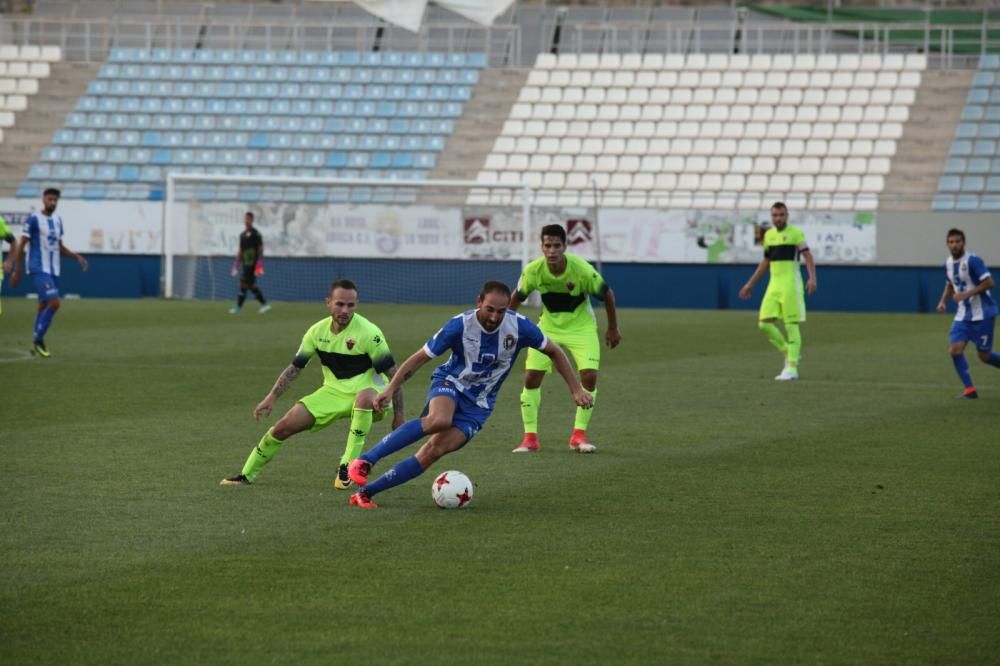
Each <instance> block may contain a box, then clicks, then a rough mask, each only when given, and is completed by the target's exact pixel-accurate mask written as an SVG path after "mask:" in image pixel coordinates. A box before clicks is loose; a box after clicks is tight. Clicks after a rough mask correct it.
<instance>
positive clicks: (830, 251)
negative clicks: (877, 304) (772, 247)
mask: <svg viewBox="0 0 1000 666" xmlns="http://www.w3.org/2000/svg"><path fill="white" fill-rule="evenodd" d="M595 220H597V223H596V224H595ZM546 224H561V225H562V226H563V228H565V229H566V234H567V237H566V242H567V245H568V246H569V249H570V251H571V252H573V253H574V254H576V255H578V256H581V257H583V258H585V259H588V260H591V261H593V260H596V259H600V260H601V261H611V262H625V263H637V262H641V263H685V264H705V263H710V264H715V263H755V262H757V261H759V260H760V259H761V257H762V256H763V249H762V246H761V240H762V238H763V234H764V231H765V230H766V229H767V228H768V227H769V226H770V224H771V219H770V212H769V211H750V212H729V211H711V210H641V209H626V208H620V209H613V208H612V209H603V208H602V209H601V210H600V213H599V215H598V216H596V217H595V211H594V209H584V208H578V209H544V210H540V211H539V210H536V211H535V215H534V217H533V219H532V236H533V238H538V235H539V234H540V232H541V229H542V226H544V225H546ZM791 224H794V225H796V226H798V227H801V228H802V230H803V232H804V233H805V234H806V239H807V242H808V243H809V247H810V249H811V250H812V253H813V256H814V257H815V258H816V260H817V261H818V262H820V263H826V264H853V263H866V264H870V263H874V262H875V259H876V252H875V216H874V214H872V213H846V212H844V213H841V212H831V213H798V214H793V215H792V218H791ZM520 228H521V226H520V216H505V215H495V216H493V217H486V216H482V217H480V218H477V219H476V235H475V236H476V238H477V240H476V241H475V242H476V243H477V246H476V247H477V250H476V252H477V254H478V256H480V257H483V258H506V257H510V256H514V257H516V256H518V255H517V253H518V252H520V237H521V232H520ZM595 229H596V230H598V231H599V233H600V242H599V243H598V237H597V233H596V232H595ZM465 236H466V239H465V240H466V243H467V244H468V243H470V242H471V241H470V226H469V221H468V219H467V220H466V228H465ZM533 254H534V250H533Z"/></svg>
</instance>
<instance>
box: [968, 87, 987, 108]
mask: <svg viewBox="0 0 1000 666" xmlns="http://www.w3.org/2000/svg"><path fill="white" fill-rule="evenodd" d="M989 101H990V91H989V90H986V89H985V88H969V94H968V96H966V98H965V103H966V104H988V103H989Z"/></svg>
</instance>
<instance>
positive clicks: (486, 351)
mask: <svg viewBox="0 0 1000 666" xmlns="http://www.w3.org/2000/svg"><path fill="white" fill-rule="evenodd" d="M546 344H548V340H547V339H546V337H545V334H544V333H542V332H541V330H539V328H538V327H537V326H535V324H533V323H532V322H531V320H529V319H528V318H527V317H524V316H522V315H519V314H517V313H516V312H514V311H513V310H508V311H507V314H506V315H505V316H504V318H503V321H501V322H500V325H499V326H497V329H496V330H495V331H493V332H492V333H491V332H489V331H487V330H486V329H484V328H483V327H482V325H481V324H480V323H479V320H478V319H476V311H475V310H469V311H468V312H463V313H462V314H460V315H456V316H455V317H452V318H451V319H450V320H449V321H448V323H446V324H445V325H444V326H442V327H441V330H439V331H438V332H437V333H435V334H434V337H432V338H431V339H430V340H428V341H427V344H425V345H424V353H426V354H427V355H428V356H430V357H431V358H435V357H437V356H440V355H441V354H443V353H444V352H446V351H448V350H449V349H450V350H451V357H450V358H449V359H448V361H447V362H446V363H444V364H443V365H441V366H439V367H438V368H437V369H436V370H435V371H434V373H433V374H432V375H431V377H432V379H437V380H445V381H449V382H451V383H452V384H454V385H455V388H456V389H457V390H458V391H459V393H462V394H463V395H465V397H467V398H469V399H470V400H472V401H473V402H475V403H476V405H477V406H479V407H481V408H483V409H489V410H492V409H493V407H494V405H496V400H497V394H498V393H499V392H500V385H501V384H503V380H504V379H506V378H507V375H508V374H510V370H511V368H513V367H514V361H515V360H516V359H517V355H518V353H519V352H520V351H521V350H522V349H524V348H525V347H533V348H535V349H542V348H543V347H545V345H546Z"/></svg>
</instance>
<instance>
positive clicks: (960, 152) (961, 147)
mask: <svg viewBox="0 0 1000 666" xmlns="http://www.w3.org/2000/svg"><path fill="white" fill-rule="evenodd" d="M948 154H949V155H951V156H953V157H964V156H967V155H971V154H972V142H971V141H952V142H951V148H950V149H949V151H948Z"/></svg>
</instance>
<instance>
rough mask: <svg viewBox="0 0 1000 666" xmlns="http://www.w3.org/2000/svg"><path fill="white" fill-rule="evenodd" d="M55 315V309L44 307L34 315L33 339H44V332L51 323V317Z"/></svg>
mask: <svg viewBox="0 0 1000 666" xmlns="http://www.w3.org/2000/svg"><path fill="white" fill-rule="evenodd" d="M55 316H56V311H55V310H52V309H50V308H45V309H44V310H42V311H41V312H40V313H38V316H37V317H35V340H44V339H45V333H46V332H47V331H48V330H49V326H51V325H52V318H53V317H55Z"/></svg>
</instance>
